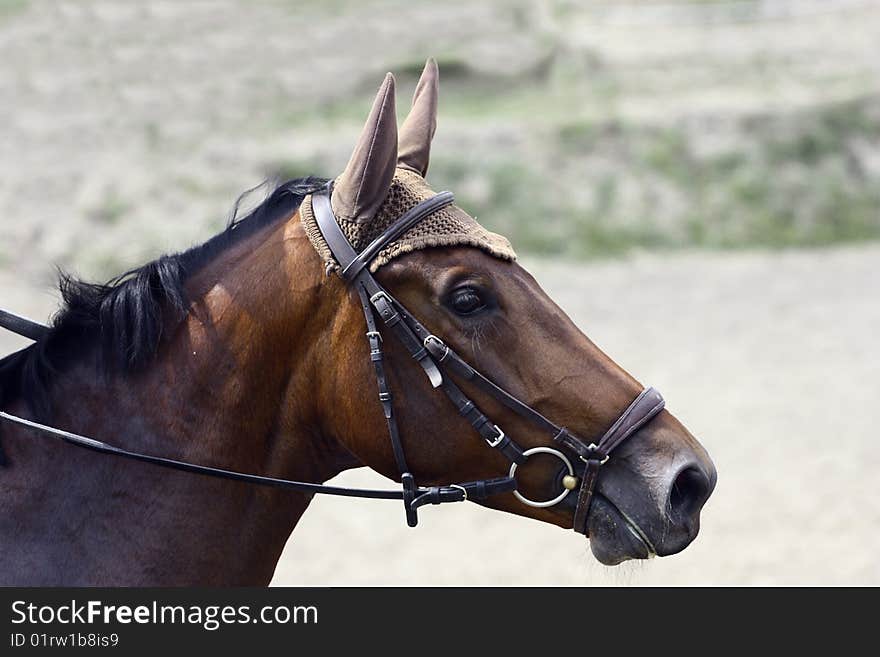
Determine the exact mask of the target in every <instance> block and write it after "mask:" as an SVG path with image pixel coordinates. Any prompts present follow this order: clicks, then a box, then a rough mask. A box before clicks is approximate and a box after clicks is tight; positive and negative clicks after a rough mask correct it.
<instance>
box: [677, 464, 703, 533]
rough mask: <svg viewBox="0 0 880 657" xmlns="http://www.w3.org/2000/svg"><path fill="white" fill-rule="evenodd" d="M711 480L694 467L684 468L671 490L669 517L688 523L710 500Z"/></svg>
mask: <svg viewBox="0 0 880 657" xmlns="http://www.w3.org/2000/svg"><path fill="white" fill-rule="evenodd" d="M709 493H710V488H709V480H708V478H707V477H706V475H705V474H703V472H702V470H699V469H697V468H695V467H693V466H689V467H686V468H684V469H683V470H682V471H681V472H679V473H678V475H676V477H675V481H673V482H672V488H671V489H670V490H669V515H670V517H671V518H672V520H674V521H677V522H680V523H685V524H686V523H688V522H689V521H690V520H691V519H692V518H693V517H694V516H695V515H696V514H697V513H699V511H700V509H701V508H703V504H704V503H705V502H706V500H707V499H708V498H709Z"/></svg>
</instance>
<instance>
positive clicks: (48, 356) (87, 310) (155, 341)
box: [0, 177, 326, 463]
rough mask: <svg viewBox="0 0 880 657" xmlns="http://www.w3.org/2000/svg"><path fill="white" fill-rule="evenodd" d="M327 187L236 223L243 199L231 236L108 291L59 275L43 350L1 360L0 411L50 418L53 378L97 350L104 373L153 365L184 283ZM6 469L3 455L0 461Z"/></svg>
mask: <svg viewBox="0 0 880 657" xmlns="http://www.w3.org/2000/svg"><path fill="white" fill-rule="evenodd" d="M325 183H326V181H325V180H323V179H319V178H311V177H310V178H300V179H296V180H289V181H287V182H285V183H282V184H281V185H278V186H277V187H276V188H275V189H274V190H273V191H272V193H270V194H269V195H268V196H267V197H266V199H265V200H264V201H263V202H262V203H260V205H259V206H257V207H256V208H255V209H254V210H253V211H252V212H250V213H249V214H248V215H247V216H245V217H243V218H238V217H237V216H236V215H237V213H238V206H239V204H240V203H241V201H242V199H243V198H244V197H245V196H246V195H247V194H248V193H249V192H252V191H254V190H249V191H248V192H245V193H244V194H242V196H241V197H239V199H238V201H237V202H236V204H235V207H234V209H233V213H232V218H231V219H230V221H229V224H228V225H227V227H226V229H225V230H224V231H223V232H222V233H220V234H218V235H215V236H214V237H213V238H211V239H210V240H208V241H207V242H205V243H204V244H202V245H200V246H195V247H193V248H191V249H189V250H187V251H184V252H182V253H176V254H172V255H163V256H161V257H160V258H158V259H157V260H154V261H153V262H149V263H147V264H145V265H143V266H142V267H138V268H137V269H132V270H131V271H128V272H125V273H124V274H122V275H120V276H117V277H116V278H114V279H112V280H110V281H108V282H107V283H104V284H96V283H88V282H85V281H81V280H77V279H75V278H73V277H72V276H69V275H67V274H65V273H63V272H62V273H61V274H60V282H59V287H60V290H61V297H62V301H63V303H62V307H61V309H60V310H59V311H58V313H57V314H56V315H55V317H54V318H53V320H52V325H51V328H50V330H49V332H48V334H47V335H46V336H45V337H44V338H42V339H40V340H39V341H38V342H35V343H34V344H32V345H30V346H28V347H26V348H24V349H22V350H21V351H18V352H15V353H13V354H10V355H9V356H6V357H5V358H3V359H2V360H0V405H3V404H6V403H8V402H10V401H12V400H13V399H18V398H23V399H25V400H26V401H27V402H28V404H29V406H30V408H31V410H32V412H34V413H35V414H36V415H37V416H46V415H48V414H50V412H51V409H50V407H49V394H48V389H49V382H50V379H51V378H52V376H53V374H54V373H56V372H60V371H63V370H64V369H65V368H66V367H68V366H70V365H71V364H72V363H74V362H76V361H77V360H79V359H81V358H82V357H83V356H84V355H85V354H86V353H88V352H90V351H91V348H93V347H94V348H97V349H98V358H97V362H98V367H99V370H100V371H102V372H104V373H126V372H131V371H135V370H137V369H138V368H141V367H143V366H144V365H146V364H147V363H149V362H150V361H151V359H152V358H153V357H154V355H155V354H156V350H157V347H158V346H159V342H160V340H161V338H162V331H163V328H164V327H165V325H166V322H168V321H174V322H179V321H181V320H182V319H183V317H184V316H185V314H186V308H187V307H188V305H189V301H188V299H187V298H186V292H185V291H184V284H185V283H186V280H187V278H188V277H189V276H190V275H191V274H193V273H194V272H196V271H197V270H198V269H200V268H201V267H203V266H204V265H205V264H207V263H209V262H211V261H212V260H213V259H214V258H215V257H216V256H217V255H218V254H219V253H221V252H223V251H224V250H225V249H226V248H228V247H229V246H230V245H232V244H235V243H236V242H238V241H240V240H241V239H244V238H246V237H247V236H248V235H252V234H254V233H255V232H256V231H258V230H259V229H260V228H262V227H263V226H265V225H267V224H269V223H271V222H272V221H274V220H277V219H279V218H280V217H281V216H282V215H283V213H282V210H284V211H287V212H290V211H293V210H294V209H296V208H297V207H299V204H300V203H301V202H302V200H303V198H304V197H305V196H306V195H307V194H310V193H311V192H313V191H315V190H316V189H318V188H320V187H321V186H323V185H324V184H325ZM0 463H2V453H0Z"/></svg>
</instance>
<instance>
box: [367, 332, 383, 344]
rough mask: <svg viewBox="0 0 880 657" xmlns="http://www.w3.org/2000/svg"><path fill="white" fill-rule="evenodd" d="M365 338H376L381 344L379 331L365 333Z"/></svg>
mask: <svg viewBox="0 0 880 657" xmlns="http://www.w3.org/2000/svg"><path fill="white" fill-rule="evenodd" d="M366 335H367V338H368V339H369V338H376V339H377V340H378V341H379V342H382V334H381V333H379V331H367V333H366Z"/></svg>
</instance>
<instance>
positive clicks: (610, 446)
mask: <svg viewBox="0 0 880 657" xmlns="http://www.w3.org/2000/svg"><path fill="white" fill-rule="evenodd" d="M331 185H332V183H328V184H327V186H326V187H324V188H322V189H320V190H318V191H315V192H314V193H313V194H312V201H311V202H312V211H313V213H314V216H315V219H316V222H317V225H318V228H319V230H320V232H321V235H322V237H323V238H324V241H325V242H326V244H327V246H328V247H329V249H330V252H331V253H332V255H333V258H334V259H335V260H336V264H337V265H338V273H339V276H340V277H341V278H342V280H343V281H345V283H346V284H347V285H348V286H350V287H352V288H354V289H355V291H356V292H357V294H358V297H359V299H360V303H361V307H362V310H363V313H364V318H365V321H366V329H367V330H366V338H367V342H368V345H369V350H370V360H371V361H372V363H373V366H374V369H375V374H376V383H377V387H378V393H379V402H380V404H381V406H382V411H383V414H384V416H385V420H386V424H387V427H388V434H389V437H390V440H391V448H392V452H393V454H394V460H395V462H396V465H397V468H398V471H399V472H400V481H401V484H402V490H372V489H360V488H340V487H336V486H326V485H323V484H315V483H310V482H302V481H294V480H290V479H280V478H274V477H265V476H262V475H255V474H248V473H243V472H236V471H233V470H225V469H222V468H214V467H210V466H205V465H198V464H194V463H188V462H185V461H177V460H174V459H168V458H164V457H159V456H152V455H149V454H142V453H139V452H133V451H129V450H125V449H122V448H119V447H116V446H113V445H110V444H108V443H105V442H102V441H99V440H95V439H93V438H88V437H86V436H82V435H79V434H75V433H71V432H67V431H63V430H60V429H56V428H54V427H51V426H47V425H45V424H40V423H38V422H34V421H32V420H27V419H25V418H21V417H18V416H15V415H11V414H9V413H6V412H3V411H0V421H4V422H7V423H10V424H16V425H18V426H21V427H24V428H26V429H28V430H31V431H33V432H36V433H38V434H41V435H44V436H48V437H53V438H59V439H61V440H64V441H65V442H67V443H70V444H73V445H77V446H79V447H84V448H86V449H91V450H93V451H96V452H100V453H104V454H113V455H116V456H121V457H123V458H128V459H133V460H137V461H142V462H147V463H151V464H153V465H158V466H161V467H166V468H172V469H175V470H183V471H186V472H193V473H196V474H202V475H208V476H213V477H219V478H223V479H232V480H236V481H243V482H247V483H252V484H258V485H264V486H274V487H279V488H287V489H292V490H298V491H303V492H307V493H321V494H327V495H341V496H346V497H363V498H371V499H397V500H403V503H404V509H405V512H406V521H407V524H408V525H409V526H410V527H415V526H416V525H417V524H418V509H419V507H421V506H424V505H426V504H443V503H447V502H462V501H466V500H470V501H475V502H480V501H483V500H485V499H487V498H489V497H491V496H494V495H499V494H502V493H513V494H514V496H515V497H516V498H517V499H518V500H519V501H520V502H522V503H523V504H526V505H528V506H532V507H539V508H542V507H550V506H553V505H555V504H558V503H560V502H561V501H562V500H563V499H565V498H566V497H567V496H568V495H569V494H570V493H571V492H572V491H573V490H574V489H575V488H578V484H579V488H578V493H577V505H576V507H575V512H574V529H575V531H577V532H580V533H583V534H585V535H586V534H587V533H588V530H587V520H588V518H589V513H590V508H591V505H592V501H593V497H594V492H595V488H596V482H597V480H598V476H599V470H600V468H601V466H602V465H604V464H605V463H606V462H607V461H608V459H609V458H610V456H611V454H612V452H613V451H614V450H615V449H616V448H617V447H619V446H620V445H621V443H623V442H624V441H625V440H626V439H627V438H629V437H630V436H632V435H633V434H634V433H635V432H636V431H638V430H639V429H640V428H641V427H643V426H644V425H645V424H646V423H648V422H649V421H650V420H651V419H652V418H653V417H654V416H655V415H657V414H658V413H659V412H660V411H661V410H663V406H664V401H663V397H662V396H661V395H660V393H659V392H657V391H656V390H654V389H653V388H645V389H644V390H643V391H642V392H641V393H640V394H639V395H638V396H637V397H636V398H635V400H633V402H632V403H631V404H630V405H629V406H628V407H627V408H626V410H624V411H623V413H621V415H620V416H619V417H618V418H617V420H616V421H615V422H614V424H612V426H611V427H610V428H609V429H608V430H607V431H606V432H605V434H604V435H603V436H602V437H601V438H600V439H599V440H598V441H597V442H595V443H593V442H588V441H586V440H583V439H582V438H579V437H578V436H576V435H575V434H573V433H572V432H571V431H569V430H568V429H566V428H565V427H561V426H558V425H557V424H555V423H554V422H553V421H551V420H549V419H547V418H546V417H545V416H544V415H542V414H541V413H539V412H538V411H536V410H535V409H534V408H532V407H531V406H529V405H528V404H526V403H525V402H523V401H521V400H520V399H518V398H517V397H515V396H514V395H512V394H510V393H509V392H507V391H506V390H504V389H503V388H501V387H499V386H498V385H496V384H495V383H493V382H492V381H491V380H490V379H488V378H487V377H485V376H484V375H483V374H482V373H481V372H479V371H477V370H476V369H474V368H473V367H471V366H470V365H468V364H467V363H466V362H465V361H464V360H463V359H462V358H461V357H460V356H459V355H458V354H457V353H456V352H455V351H454V350H453V349H452V348H451V347H450V346H449V345H447V344H446V343H445V342H444V341H443V340H442V339H441V338H439V337H438V336H436V335H434V334H432V333H431V332H430V331H429V330H428V329H427V328H425V326H424V325H423V324H422V323H421V322H419V321H418V320H417V319H416V318H415V317H414V316H413V315H412V314H411V313H409V311H407V309H406V308H405V307H404V306H403V305H402V304H401V303H400V302H399V301H397V300H396V299H395V298H394V297H393V296H392V295H391V294H390V293H389V292H388V290H386V289H385V288H384V287H383V286H382V285H381V284H380V283H379V282H378V281H377V280H376V279H375V278H374V276H373V275H372V273H371V272H370V269H369V265H370V263H371V262H372V261H373V259H374V258H376V256H377V255H378V254H379V253H380V252H381V251H382V250H383V249H384V248H385V247H386V246H388V245H389V244H390V243H391V242H393V241H394V240H396V239H397V238H399V237H400V236H401V235H403V234H404V233H405V232H406V231H407V230H409V229H410V228H412V227H413V226H415V225H416V224H418V223H419V222H420V221H421V220H423V219H425V218H426V217H428V216H429V215H431V214H433V213H434V212H436V211H437V210H440V209H442V208H444V207H446V206H447V205H450V204H451V203H452V202H453V195H452V193H451V192H440V193H439V194H436V195H435V196H432V197H431V198H429V199H427V200H424V201H422V202H421V203H419V204H417V205H416V206H415V207H413V208H411V209H410V210H408V211H407V212H405V213H404V214H403V215H401V216H400V217H398V218H397V219H396V220H395V221H394V222H392V224H391V225H390V226H389V227H388V228H387V229H386V230H385V231H384V232H383V233H382V234H381V235H379V236H378V237H377V238H375V239H374V240H373V241H372V242H371V243H370V244H369V245H368V246H367V247H366V248H364V249H363V250H361V251H360V252H359V253H358V252H355V250H354V248H353V247H352V245H351V243H350V242H349V241H348V239H347V238H346V237H345V234H344V233H343V232H342V229H341V228H340V226H339V223H338V221H337V219H336V216H335V215H334V213H333V209H332V207H331V203H330V197H331V191H332V186H331ZM377 317H378V319H379V320H380V321H381V322H382V323H383V324H384V325H385V327H386V328H387V329H388V331H389V332H390V333H391V334H392V335H394V336H395V337H396V338H397V339H398V340H399V341H400V342H401V344H403V346H404V347H405V348H406V349H407V351H408V352H409V354H410V356H412V358H413V359H414V360H415V361H416V362H417V363H418V364H419V365H420V366H421V368H422V369H423V370H424V372H425V374H426V375H427V377H428V380H429V381H430V382H431V385H432V386H433V388H435V389H436V388H439V389H440V390H442V391H443V392H444V393H445V394H446V396H447V397H448V398H449V399H450V401H451V402H452V404H453V405H454V406H455V408H456V410H457V411H458V413H459V414H460V415H462V416H463V417H464V418H465V419H467V420H468V421H469V422H470V424H471V425H472V426H473V428H474V429H475V430H476V432H477V433H478V434H479V436H480V437H481V438H482V439H483V440H484V441H485V442H486V444H487V445H488V446H489V447H491V448H493V449H497V450H498V451H499V452H501V453H502V454H503V455H504V456H505V457H506V458H507V459H508V460H509V461H510V462H511V465H510V470H509V472H508V474H507V476H504V477H496V478H490V479H481V480H478V481H470V482H464V483H454V484H447V485H441V486H419V485H417V484H416V482H415V477H414V476H413V474H412V472H411V470H410V468H409V466H408V464H407V461H406V457H405V455H404V450H403V445H402V442H401V438H400V431H399V428H398V425H397V418H396V416H395V414H394V405H393V397H392V393H391V391H390V389H389V387H388V380H387V377H386V374H385V365H384V352H383V348H382V347H383V344H382V340H383V339H382V334H381V333H380V332H379V330H378V322H377ZM0 327H3V328H6V329H8V330H11V331H13V332H15V333H18V334H19V335H23V336H25V337H28V338H31V339H33V340H38V339H40V337H42V336H43V335H44V334H45V333H46V332H47V331H48V328H47V327H45V326H43V325H41V324H38V323H36V322H31V321H30V320H26V319H24V318H22V317H18V316H16V315H13V314H11V313H8V312H4V311H2V310H0ZM450 374H454V375H455V376H457V377H459V378H460V379H462V380H465V381H467V382H469V383H470V384H471V385H473V386H474V387H476V388H477V389H479V390H480V391H481V392H483V393H485V394H487V395H489V396H490V397H492V398H494V399H495V400H497V401H498V402H500V403H501V404H502V405H504V406H505V407H506V408H508V409H509V410H511V411H513V412H514V413H516V414H518V415H520V416H522V417H524V418H525V419H527V420H529V421H531V422H532V423H534V424H535V425H536V426H538V427H540V428H541V429H543V430H544V431H546V432H547V433H548V434H549V435H550V436H552V440H553V445H554V447H548V446H539V447H532V448H530V449H525V450H524V449H522V447H520V446H519V445H518V444H517V443H516V442H515V441H514V440H513V439H511V438H510V437H509V436H508V435H507V434H506V433H505V432H504V431H503V430H502V429H501V427H499V426H498V425H497V424H495V423H494V422H493V421H492V420H490V419H489V418H488V417H486V415H485V414H483V412H482V411H481V410H480V409H479V407H477V405H476V404H475V403H474V402H473V401H472V400H471V399H470V398H469V397H468V396H467V395H466V394H465V393H464V392H463V391H462V390H461V388H459V386H458V385H457V384H456V383H455V382H454V381H453V380H452V378H450V376H449V375H450ZM557 447H558V448H559V449H557ZM562 450H567V451H568V452H569V453H572V454H574V456H575V460H576V462H577V463H578V465H577V467H576V466H575V465H573V464H572V460H571V459H569V457H568V456H567V455H566V453H565V452H563V451H562ZM535 454H549V455H552V456H555V457H556V458H558V459H559V460H560V461H561V462H562V464H563V466H564V470H563V471H562V472H563V476H562V478H561V479H560V488H561V491H560V493H559V494H558V495H556V496H555V497H553V498H551V499H549V500H544V501H535V500H531V499H528V498H527V497H525V496H524V495H522V493H520V492H519V491H518V490H517V483H516V479H515V474H516V470H517V468H518V467H519V466H521V465H523V464H524V463H525V462H526V460H527V459H528V458H529V457H530V456H532V455H535Z"/></svg>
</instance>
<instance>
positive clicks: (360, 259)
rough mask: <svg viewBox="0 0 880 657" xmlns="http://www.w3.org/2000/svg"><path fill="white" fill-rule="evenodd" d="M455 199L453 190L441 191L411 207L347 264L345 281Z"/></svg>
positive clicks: (352, 277)
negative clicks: (399, 238) (411, 229)
mask: <svg viewBox="0 0 880 657" xmlns="http://www.w3.org/2000/svg"><path fill="white" fill-rule="evenodd" d="M313 198H314V197H313ZM454 200H455V196H454V195H453V193H452V192H440V193H439V194H437V195H436V196H432V197H431V198H429V199H428V200H426V201H424V202H422V203H419V204H418V205H416V206H415V207H413V208H410V209H409V210H407V211H406V212H405V213H404V214H402V215H401V216H400V217H398V218H397V219H395V221H394V223H392V224H391V226H390V227H389V228H388V229H387V230H385V232H383V233H382V234H381V235H379V236H378V237H377V238H376V239H374V240H373V241H372V242H370V243H369V244H368V245H367V246H366V248H364V250H363V251H361V252H360V253H359V254H357V255H356V256H355V257H354V259H353V260H352V261H351V262H349V263H348V264H347V265H345V267H344V268H343V270H342V271H341V272H340V273H339V275H340V276H341V277H342V279H343V280H345V281H353V280H354V279H355V278H356V277H357V275H358V274H359V273H360V272H361V270H363V269H364V267H366V266H367V265H369V264H370V262H372V260H373V258H375V257H376V256H377V255H378V254H379V251H381V250H382V249H383V248H385V246H387V245H388V244H389V243H390V242H393V241H394V240H396V239H397V238H398V237H400V236H401V235H403V234H404V233H405V232H406V231H408V230H409V229H410V228H412V227H413V226H415V225H416V224H417V223H419V222H420V221H421V220H422V219H424V218H425V217H427V216H429V215H432V214H434V213H435V212H437V210H440V209H442V208H445V207H446V206H447V205H451V204H452V202H453V201H454ZM346 242H348V240H346ZM331 250H332V247H331ZM334 253H335V252H334Z"/></svg>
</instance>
